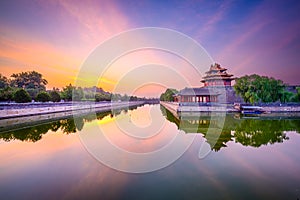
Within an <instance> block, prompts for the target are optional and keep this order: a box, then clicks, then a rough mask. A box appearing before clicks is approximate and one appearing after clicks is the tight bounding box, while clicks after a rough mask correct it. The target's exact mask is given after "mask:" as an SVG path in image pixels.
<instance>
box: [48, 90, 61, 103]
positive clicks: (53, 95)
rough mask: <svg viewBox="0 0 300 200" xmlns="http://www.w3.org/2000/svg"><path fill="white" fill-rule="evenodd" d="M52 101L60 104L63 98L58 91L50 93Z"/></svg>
mask: <svg viewBox="0 0 300 200" xmlns="http://www.w3.org/2000/svg"><path fill="white" fill-rule="evenodd" d="M50 100H51V101H53V102H60V100H61V98H60V95H59V93H58V92H57V91H56V90H52V91H50Z"/></svg>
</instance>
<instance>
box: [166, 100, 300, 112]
mask: <svg viewBox="0 0 300 200" xmlns="http://www.w3.org/2000/svg"><path fill="white" fill-rule="evenodd" d="M160 104H161V105H163V106H164V107H166V108H168V109H169V110H170V111H171V112H239V110H238V109H235V108H234V106H233V105H231V104H230V105H229V104H228V105H225V104H224V105H221V104H220V105H218V104H212V105H203V106H199V105H198V104H195V103H185V104H184V105H181V104H179V103H177V102H166V101H161V102H160ZM260 107H262V110H264V111H266V112H269V113H280V112H300V104H295V105H285V104H278V105H261V106H260Z"/></svg>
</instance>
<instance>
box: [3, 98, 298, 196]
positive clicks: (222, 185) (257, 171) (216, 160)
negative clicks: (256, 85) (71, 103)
mask: <svg viewBox="0 0 300 200" xmlns="http://www.w3.org/2000/svg"><path fill="white" fill-rule="evenodd" d="M220 122H222V123H221V125H220ZM131 125H133V127H135V129H134V128H133V129H134V130H137V131H131V130H133V129H128V130H126V128H128V127H130V126H131ZM156 125H157V126H156ZM131 128H132V127H131ZM97 130H98V131H97ZM99 130H101V134H100V133H99V132H100V131H99ZM299 133H300V117H298V116H297V115H294V116H292V115H290V114H288V115H278V116H275V115H271V116H243V115H239V114H227V115H225V116H218V115H216V116H214V115H211V114H204V113H203V114H201V115H199V116H193V115H192V114H191V115H189V114H187V115H186V116H180V117H175V116H174V115H172V114H171V113H170V112H169V111H168V110H166V109H165V108H164V107H162V106H160V105H158V104H156V105H144V106H140V107H134V108H131V109H128V110H116V111H113V112H104V113H97V114H96V115H95V114H91V115H85V116H80V117H78V118H77V119H75V120H74V119H73V118H66V119H60V120H56V121H49V122H44V123H43V124H39V123H36V124H34V125H31V126H28V125H27V126H26V127H16V128H12V129H11V130H10V131H6V132H1V133H0V157H1V162H0V198H1V199H82V198H86V199H295V200H296V199H300V173H299V171H300V153H299V147H300V134H299ZM99 135H101V136H102V137H99ZM103 136H104V137H103ZM101 138H102V139H101ZM103 138H105V140H107V141H110V142H111V144H114V145H115V146H116V147H118V149H121V150H124V152H125V153H124V155H123V154H121V155H118V156H119V157H118V159H116V160H114V161H111V160H110V159H111V158H112V159H113V158H115V157H114V156H115V152H113V151H112V150H111V149H109V148H106V147H105V146H104V143H103V141H101V140H104V139H103ZM175 138H176V139H175ZM89 142H90V143H89ZM167 145H170V146H171V147H172V148H171V151H172V152H173V154H170V157H171V156H173V155H175V154H177V155H175V157H176V156H177V157H176V159H174V161H172V162H170V163H168V164H161V165H156V164H157V163H153V161H151V162H152V163H151V162H150V161H149V162H148V160H147V159H146V160H143V163H139V161H136V160H131V157H130V156H127V154H126V152H127V153H128V152H133V153H135V154H145V155H147V153H149V152H159V151H160V150H162V149H164V147H165V146H167ZM185 145H186V147H187V148H182V147H183V146H185ZM201 147H205V148H206V150H205V151H206V152H205V154H203V151H204V150H203V149H202V150H201ZM178 149H183V150H184V151H181V152H177V150H178ZM208 150H209V151H208ZM201 151H202V154H201ZM167 155H169V154H167ZM101 156H104V157H101ZM105 156H106V157H105ZM170 157H165V159H169V158H170ZM162 158H164V157H160V158H159V159H162ZM101 159H102V160H101ZM103 159H104V160H103ZM105 159H106V160H105ZM159 159H158V160H155V161H154V162H161V163H163V162H164V160H159ZM140 162H142V161H140ZM155 167H156V168H157V169H155ZM140 169H142V170H145V171H148V172H147V173H134V170H136V172H138V171H139V170H140ZM124 171H129V172H130V173H127V172H124Z"/></svg>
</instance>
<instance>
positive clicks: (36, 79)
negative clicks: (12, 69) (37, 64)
mask: <svg viewBox="0 0 300 200" xmlns="http://www.w3.org/2000/svg"><path fill="white" fill-rule="evenodd" d="M11 77H12V78H13V79H12V80H11V86H12V87H18V88H24V89H41V90H45V89H46V85H47V83H48V82H47V80H46V79H44V78H43V76H42V74H40V73H38V72H36V71H28V72H21V73H18V74H12V75H11Z"/></svg>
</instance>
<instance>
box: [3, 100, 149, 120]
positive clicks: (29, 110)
mask: <svg viewBox="0 0 300 200" xmlns="http://www.w3.org/2000/svg"><path fill="white" fill-rule="evenodd" d="M143 103H144V102H141V101H131V102H100V103H74V104H70V103H68V104H59V103H57V104H55V103H53V104H52V105H51V104H45V105H46V106H45V105H35V104H22V105H21V104H18V105H15V104H13V105H10V106H7V105H5V106H1V107H0V108H1V110H0V119H7V118H16V117H26V116H34V115H46V114H53V113H66V114H68V115H70V114H71V115H72V114H74V113H75V114H76V113H88V112H100V111H105V110H110V109H119V108H124V107H129V106H136V105H141V104H143Z"/></svg>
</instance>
